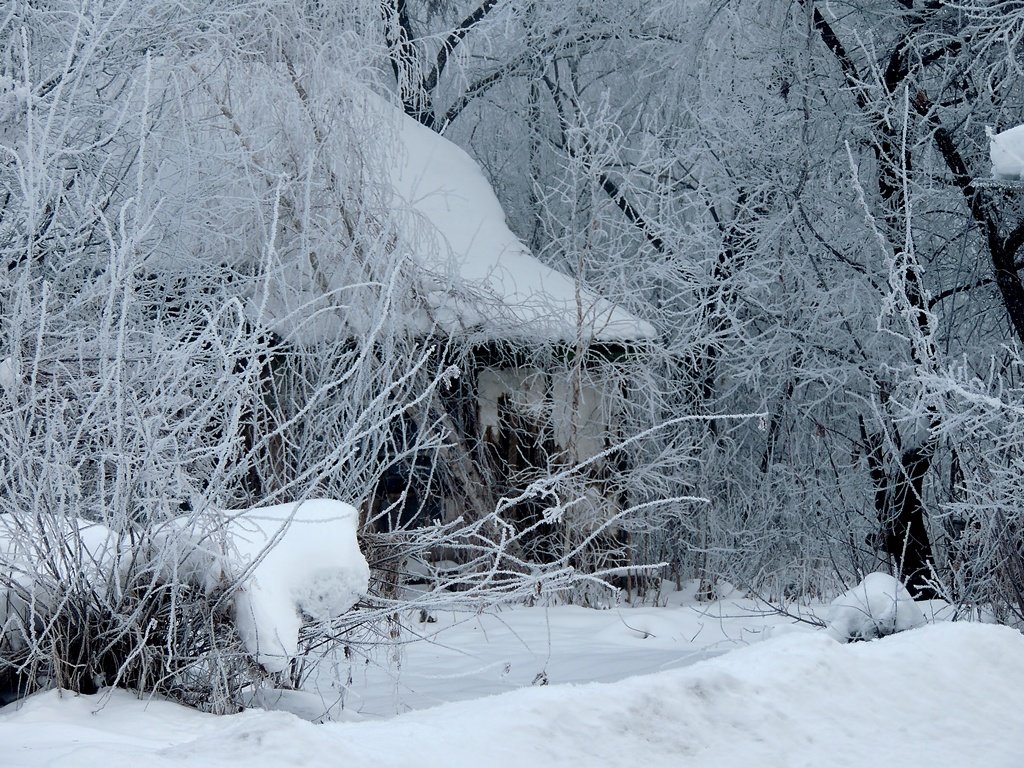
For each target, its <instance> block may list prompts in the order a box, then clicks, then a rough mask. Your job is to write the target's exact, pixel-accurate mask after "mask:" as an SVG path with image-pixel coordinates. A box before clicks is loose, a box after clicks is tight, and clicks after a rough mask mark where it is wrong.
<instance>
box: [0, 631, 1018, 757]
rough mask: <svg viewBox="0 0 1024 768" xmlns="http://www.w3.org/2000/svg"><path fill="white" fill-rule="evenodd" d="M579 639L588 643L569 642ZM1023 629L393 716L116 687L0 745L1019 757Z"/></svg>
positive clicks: (27, 753) (38, 712) (760, 648)
mask: <svg viewBox="0 0 1024 768" xmlns="http://www.w3.org/2000/svg"><path fill="white" fill-rule="evenodd" d="M580 652H581V653H586V649H585V648H581V649H580ZM1021 658H1024V637H1022V636H1021V634H1020V633H1018V632H1016V631H1015V630H1012V629H1008V628H1006V627H999V626H991V625H978V624H964V623H957V624H937V625H930V626H927V627H924V628H921V629H918V630H914V631H911V632H905V633H902V634H899V635H895V636H893V637H888V638H884V639H882V640H879V641H876V642H872V643H856V644H852V645H844V644H840V643H837V642H836V641H834V640H832V639H830V638H829V637H828V636H827V634H826V633H823V632H815V633H803V632H801V633H794V634H786V635H783V636H781V637H777V638H774V639H771V640H767V641H764V642H760V643H757V644H755V645H753V646H751V647H749V648H745V649H741V650H738V651H734V652H732V653H728V654H726V655H724V656H720V657H718V658H716V659H713V660H710V661H706V662H702V663H699V664H697V665H695V666H692V667H688V668H685V669H681V670H676V671H670V672H662V673H659V674H657V675H649V676H643V677H635V678H630V679H627V680H624V681H622V682H619V683H613V684H588V685H581V686H557V685H556V686H548V687H543V688H528V689H524V690H519V691H515V692H512V693H508V694H503V695H500V696H492V697H489V698H485V699H479V700H475V701H467V702H459V703H455V704H446V705H443V706H440V707H437V708H435V709H430V710H425V711H418V712H413V713H410V714H407V715H402V716H399V717H396V718H393V719H391V720H382V721H371V722H357V723H345V724H340V723H339V724H327V725H320V726H317V725H312V724H310V723H307V722H305V721H302V720H300V719H298V718H296V717H294V716H292V715H287V714H284V713H280V712H274V713H269V712H263V711H258V710H251V711H248V712H245V713H243V714H240V715H233V716H226V717H216V716H212V715H203V714H199V713H197V712H194V711H191V710H188V709H184V708H181V707H178V706H176V705H172V704H168V703H165V702H160V701H154V702H151V703H149V704H148V705H147V704H146V703H144V702H138V701H136V700H134V699H132V698H131V697H130V696H129V695H128V694H125V693H122V692H115V693H114V694H112V695H110V696H109V697H107V698H103V697H99V696H96V697H73V696H68V695H65V696H64V698H61V697H60V696H58V695H57V694H56V693H52V692H51V693H47V694H42V695H39V696H35V697H33V698H31V699H29V700H27V701H26V702H25V703H24V704H23V705H22V706H21V707H20V708H18V709H14V708H13V707H12V708H9V709H6V710H0V740H2V742H3V744H4V755H5V761H6V762H7V764H10V765H18V766H23V768H38V767H39V766H53V765H61V766H64V765H75V766H77V767H78V768H92V767H96V768H117V767H118V766H136V765H143V764H144V765H146V766H148V768H161V766H204V767H208V768H215V767H216V766H234V765H245V766H247V768H264V767H266V768H269V767H270V766H282V765H302V766H309V767H310V768H316V767H317V766H336V765H367V766H369V765H372V766H375V767H379V768H386V767H387V766H403V767H404V766H409V765H416V766H420V767H422V768H430V767H431V766H438V767H439V768H440V767H442V766H443V767H444V768H458V767H459V766H467V767H469V766H472V767H473V768H477V767H478V766H484V765H486V766H488V768H504V767H505V766H508V767H509V768H513V767H514V768H521V766H523V765H534V766H573V768H576V767H577V766H588V767H591V768H600V767H603V766H623V767H626V766H628V767H629V768H635V767H636V766H640V765H642V766H645V768H649V767H652V766H666V767H667V766H673V768H677V767H678V766H680V765H686V766H687V767H688V768H700V767H702V766H707V767H709V768H710V767H714V768H720V767H721V766H740V765H765V766H829V767H830V768H835V767H837V766H858V767H859V766H864V765H875V764H877V763H879V761H881V762H883V763H885V764H886V765H894V766H895V765H898V766H901V767H904V768H907V767H913V766H922V768H923V767H924V766H928V767H929V768H935V767H937V766H938V767H941V766H963V765H984V766H986V767H987V768H1003V767H1005V768H1011V766H1012V767H1016V766H1019V765H1020V752H1019V743H1018V742H1019V739H1018V735H1019V734H1020V733H1021V732H1024V665H1022V664H1020V663H1019V660H1020V659H1021Z"/></svg>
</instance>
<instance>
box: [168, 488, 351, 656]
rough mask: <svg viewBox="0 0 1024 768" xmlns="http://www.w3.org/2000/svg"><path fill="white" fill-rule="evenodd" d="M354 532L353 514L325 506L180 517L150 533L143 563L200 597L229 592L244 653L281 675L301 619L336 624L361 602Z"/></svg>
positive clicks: (333, 504)
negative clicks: (156, 565) (147, 560)
mask: <svg viewBox="0 0 1024 768" xmlns="http://www.w3.org/2000/svg"><path fill="white" fill-rule="evenodd" d="M225 518H226V519H225ZM358 524H359V512H358V511H357V510H356V508H355V507H353V506H352V505H351V504H346V503H344V502H341V501H332V500H329V499H309V500H307V501H303V502H300V503H297V504H295V503H292V504H278V505H276V506H271V507H256V508H253V509H251V510H246V511H244V512H237V513H232V512H221V513H217V514H211V515H205V516H199V517H195V516H189V517H181V518H177V519H175V520H172V521H170V522H169V523H168V524H166V525H164V526H162V527H161V528H160V529H159V530H158V531H156V532H154V534H153V536H152V537H151V545H150V550H151V555H150V556H151V557H152V558H154V559H155V560H159V562H161V563H162V565H161V572H162V574H163V578H165V579H180V580H183V581H185V582H187V583H190V584H192V585H193V586H195V587H197V588H199V589H202V590H204V591H205V592H206V593H207V594H211V593H213V592H214V591H215V590H217V589H219V588H222V587H224V586H226V585H233V593H232V594H233V596H232V599H231V604H232V608H233V611H232V612H233V617H234V622H235V626H236V628H237V629H238V634H239V637H240V638H241V640H242V643H243V645H244V646H245V650H246V651H247V652H248V653H249V655H250V656H252V658H253V659H254V660H255V661H257V662H258V663H259V664H260V666H262V667H263V668H264V669H265V670H267V671H268V672H283V671H284V670H286V669H287V668H288V665H289V664H290V663H291V661H292V659H294V658H295V656H296V654H297V652H298V643H299V630H300V629H301V628H302V624H303V621H304V620H305V619H307V618H308V619H312V620H327V619H333V618H338V617H339V616H341V615H342V614H344V613H345V612H346V611H348V610H349V609H350V608H351V607H352V606H353V605H355V603H356V601H357V600H358V599H359V598H360V597H361V596H363V595H365V594H366V590H367V588H368V585H369V580H370V568H369V566H368V565H367V562H366V558H365V557H363V553H362V552H361V551H360V549H359V543H358V541H357V539H356V532H357V528H358ZM169 568H172V569H173V572H171V571H169V570H168V569H169Z"/></svg>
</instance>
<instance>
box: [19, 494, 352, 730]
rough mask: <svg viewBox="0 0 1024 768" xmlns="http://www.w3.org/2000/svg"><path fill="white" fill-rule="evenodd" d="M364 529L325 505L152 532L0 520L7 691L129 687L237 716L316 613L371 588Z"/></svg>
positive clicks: (205, 516) (325, 613)
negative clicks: (240, 693)
mask: <svg viewBox="0 0 1024 768" xmlns="http://www.w3.org/2000/svg"><path fill="white" fill-rule="evenodd" d="M357 525H358V513H357V511H356V509H355V508H354V507H352V506H351V505H349V504H345V503H343V502H340V501H329V500H325V499H317V500H309V501H305V502H300V503H291V504H280V505H277V506H272V507H264V508H254V509H251V510H246V511H242V512H223V511H219V512H207V513H200V514H195V515H190V516H188V517H179V518H175V519H172V520H170V521H168V522H166V523H164V524H162V525H159V526H157V527H155V528H152V529H150V530H148V531H146V530H139V529H138V528H133V527H132V526H130V525H129V526H122V527H108V526H106V525H103V524H100V523H96V522H91V521H88V520H82V519H79V518H74V517H63V516H61V515H57V514H49V515H24V516H22V515H13V514H8V515H0V625H2V632H0V693H2V694H3V695H6V696H17V695H21V694H24V693H26V692H30V691H32V690H34V689H35V688H37V687H41V686H43V687H45V686H51V685H56V686H58V687H63V688H69V689H72V690H76V691H84V692H89V691H92V690H95V689H97V688H99V687H102V686H107V685H121V686H126V687H132V688H136V689H138V690H139V691H140V692H152V691H160V692H165V693H171V694H172V695H174V696H175V697H176V698H178V699H179V700H181V701H185V702H187V703H190V704H193V705H195V706H202V707H204V708H206V707H210V708H214V709H222V710H224V711H227V710H229V709H230V708H231V707H232V706H234V705H236V704H237V702H235V701H234V700H235V694H236V693H237V690H235V689H236V688H237V689H241V688H243V687H244V686H245V685H247V684H249V683H255V682H258V681H259V679H260V675H261V674H265V673H277V672H282V671H284V670H286V669H287V668H288V666H289V664H290V663H291V661H292V659H293V658H294V657H295V656H296V654H297V652H298V646H299V631H300V629H301V627H302V625H303V622H304V621H306V620H321V621H326V620H330V619H336V618H338V617H340V616H341V615H342V614H344V613H345V612H346V611H348V610H349V609H350V608H351V607H352V606H353V605H354V604H355V602H356V601H357V600H358V599H359V597H360V596H361V595H363V594H364V593H365V592H366V590H367V587H368V583H369V575H370V574H369V567H368V565H367V563H366V559H365V558H364V557H363V555H362V552H361V551H360V550H359V545H358V543H357V539H356V529H357ZM246 657H249V658H250V659H251V660H252V661H255V662H256V663H258V664H259V665H260V666H261V667H262V668H263V670H264V672H263V673H260V672H259V671H258V670H256V669H255V667H253V665H252V662H251V661H247V660H246ZM224 665H227V666H224ZM221 680H234V681H235V682H234V683H232V684H230V685H229V686H228V688H223V686H221V685H220V683H219V682H218V681H221ZM232 686H234V687H232Z"/></svg>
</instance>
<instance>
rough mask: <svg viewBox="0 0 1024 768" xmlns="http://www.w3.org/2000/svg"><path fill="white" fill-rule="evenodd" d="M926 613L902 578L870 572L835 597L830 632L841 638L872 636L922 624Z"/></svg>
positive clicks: (831, 612) (857, 638)
mask: <svg viewBox="0 0 1024 768" xmlns="http://www.w3.org/2000/svg"><path fill="white" fill-rule="evenodd" d="M924 623H925V618H924V613H923V612H922V611H921V608H920V607H919V606H918V605H917V603H915V602H914V598H912V597H911V596H910V593H909V592H907V589H906V587H904V586H903V585H902V584H901V583H900V582H899V581H897V580H896V579H894V578H893V577H892V576H889V575H888V574H886V573H870V574H868V575H867V576H866V577H865V578H864V581H862V582H861V583H860V584H858V585H857V586H855V587H854V588H853V589H851V590H849V591H847V592H844V593H843V594H841V595H840V596H839V597H837V598H836V599H835V600H833V601H832V604H831V606H830V607H829V612H828V626H829V632H830V633H831V634H832V636H833V637H835V638H836V639H838V640H843V641H848V640H870V639H872V638H875V637H884V636H885V635H891V634H894V633H896V632H903V631H904V630H907V629H913V628H915V627H920V626H922V625H923V624H924Z"/></svg>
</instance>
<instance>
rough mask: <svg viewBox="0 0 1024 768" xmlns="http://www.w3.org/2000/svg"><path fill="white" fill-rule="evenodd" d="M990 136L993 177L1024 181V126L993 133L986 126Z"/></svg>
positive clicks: (989, 146) (987, 133)
mask: <svg viewBox="0 0 1024 768" xmlns="http://www.w3.org/2000/svg"><path fill="white" fill-rule="evenodd" d="M985 134H986V135H987V136H988V150H989V157H990V158H991V159H992V175H993V176H995V177H996V178H997V179H1024V125H1018V126H1017V127H1015V128H1010V129H1009V130H1006V131H1003V132H1002V133H993V132H992V129H991V128H989V127H988V126H985Z"/></svg>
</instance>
